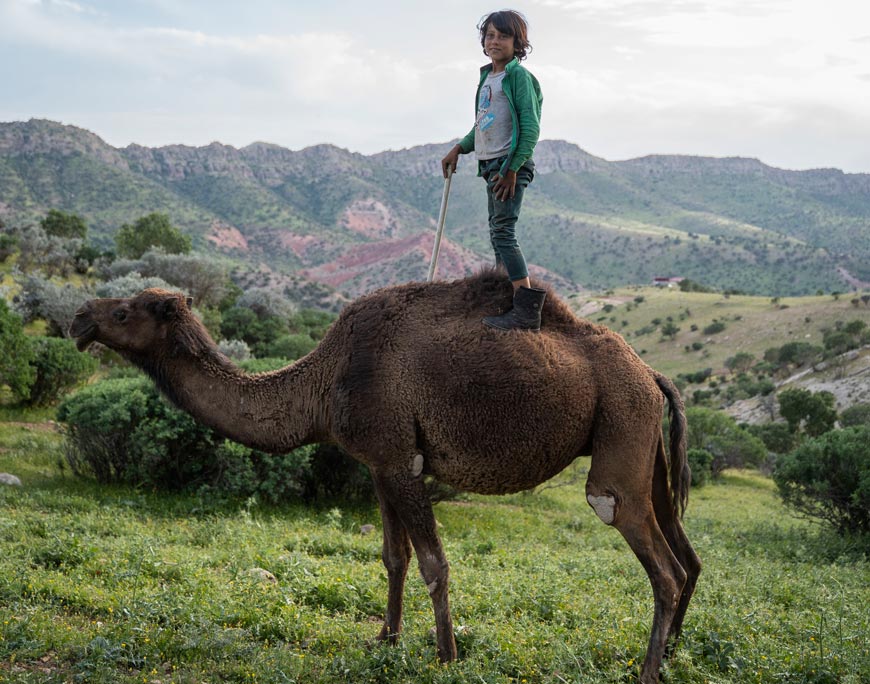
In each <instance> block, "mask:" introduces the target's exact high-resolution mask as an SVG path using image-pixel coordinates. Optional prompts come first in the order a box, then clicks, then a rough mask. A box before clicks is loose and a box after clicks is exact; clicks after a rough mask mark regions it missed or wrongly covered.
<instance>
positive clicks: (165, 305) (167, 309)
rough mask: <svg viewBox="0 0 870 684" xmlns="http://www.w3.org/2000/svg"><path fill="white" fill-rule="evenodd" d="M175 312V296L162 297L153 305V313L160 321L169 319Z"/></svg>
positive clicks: (176, 304)
mask: <svg viewBox="0 0 870 684" xmlns="http://www.w3.org/2000/svg"><path fill="white" fill-rule="evenodd" d="M177 314H178V299H176V298H175V297H169V298H168V299H164V300H163V301H161V302H158V303H157V305H156V306H155V307H154V315H155V316H156V317H157V319H158V320H161V321H171V320H172V319H173V318H175V316H176V315H177Z"/></svg>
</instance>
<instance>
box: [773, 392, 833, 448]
mask: <svg viewBox="0 0 870 684" xmlns="http://www.w3.org/2000/svg"><path fill="white" fill-rule="evenodd" d="M777 399H778V400H779V412H780V414H782V417H783V418H785V419H786V421H787V422H788V427H789V429H790V430H791V431H792V432H798V431H799V430H801V429H803V431H804V432H806V433H807V434H808V435H809V436H810V437H818V436H819V435H821V434H824V433H825V432H828V431H829V430H832V429H833V428H834V424H835V423H836V422H837V409H836V408H835V401H836V400H835V397H834V395H833V394H831V393H830V392H825V391H822V392H811V391H810V390H807V389H803V388H796V389H787V390H783V391H782V392H780V393H779V395H778V396H777Z"/></svg>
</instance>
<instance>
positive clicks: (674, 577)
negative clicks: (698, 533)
mask: <svg viewBox="0 0 870 684" xmlns="http://www.w3.org/2000/svg"><path fill="white" fill-rule="evenodd" d="M636 437H637V435H635V440H633V441H631V442H627V441H626V440H625V438H624V437H622V438H619V439H614V440H611V442H610V443H609V444H607V443H604V442H606V441H607V440H599V442H598V443H597V444H596V445H595V447H594V448H593V456H592V467H591V468H590V471H589V477H588V479H587V482H586V498H587V501H588V502H589V504H590V505H591V506H592V508H593V509H594V510H595V512H596V514H597V515H598V517H599V518H601V520H602V522H604V523H606V524H608V525H613V526H614V527H616V529H618V530H619V532H620V534H622V536H623V538H624V539H625V540H626V542H628V545H629V546H630V547H631V550H632V551H634V554H635V555H636V556H637V558H638V560H639V561H640V562H641V564H642V565H643V567H644V569H645V570H646V573H647V576H648V577H649V581H650V584H651V585H652V589H653V596H654V599H655V604H654V612H653V624H652V631H651V633H650V639H649V645H648V646H647V652H646V657H645V658H644V662H643V666H642V668H641V676H640V681H641V684H653V682H657V681H658V678H659V670H660V669H661V665H662V660H663V659H664V657H665V650H666V647H667V643H668V638H669V636H670V633H671V625H672V623H673V621H674V617H675V616H676V614H677V607H678V604H679V601H680V597H681V595H682V593H683V587H684V586H685V584H686V577H687V572H686V570H684V569H683V567H682V565H681V563H680V561H679V560H678V559H677V557H676V555H675V554H674V552H673V551H672V550H671V547H670V544H669V543H668V541H667V539H666V537H665V535H664V533H663V532H662V530H661V528H660V527H659V524H658V522H657V520H656V514H655V511H654V508H653V501H652V496H651V494H652V486H651V485H652V482H651V480H652V474H653V473H652V470H653V465H654V458H655V453H656V452H655V449H656V445H655V444H654V443H653V442H652V441H647V444H646V445H638V443H637V439H636ZM639 446H640V448H639Z"/></svg>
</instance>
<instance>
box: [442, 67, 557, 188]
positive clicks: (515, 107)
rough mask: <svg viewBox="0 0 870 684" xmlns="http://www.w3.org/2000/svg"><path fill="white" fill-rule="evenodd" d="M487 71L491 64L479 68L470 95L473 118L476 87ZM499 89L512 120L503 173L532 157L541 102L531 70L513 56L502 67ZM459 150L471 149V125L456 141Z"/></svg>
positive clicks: (472, 137)
mask: <svg viewBox="0 0 870 684" xmlns="http://www.w3.org/2000/svg"><path fill="white" fill-rule="evenodd" d="M490 71H492V64H487V65H485V66H483V67H481V68H480V82H479V83H478V84H477V93H476V94H475V96H474V114H475V118H476V117H477V104H478V101H479V98H480V88H481V86H483V82H484V81H485V80H486V77H487V76H488V75H489V72H490ZM502 88H503V89H504V94H505V96H506V97H507V101H508V104H509V105H510V110H511V118H512V119H513V133H512V135H511V149H510V152H508V155H507V160H506V161H505V163H504V164H503V165H502V167H501V171H500V173H501V174H502V175H504V174H505V173H506V172H507V171H508V170H510V171H519V170H520V167H521V166H522V165H523V164H525V163H526V162H527V161H528V160H529V159H531V158H532V152H534V151H535V145H536V144H537V142H538V136H540V134H541V103H542V102H543V101H544V96H543V95H542V94H541V86H540V85H539V84H538V79H536V78H535V77H534V76H533V75H532V72H530V71H529V70H528V69H526V68H525V67H524V66H522V65H520V62H519V60H518V59H517V58H516V57H514V58H513V59H512V60H511V61H510V62H509V63H508V64H507V66H506V67H505V77H504V81H502ZM459 149H460V150H462V154H467V153H469V152H471V151H473V150H474V127H472V128H471V131H470V132H469V133H468V135H466V136H465V137H464V138H463V139H462V140H460V141H459Z"/></svg>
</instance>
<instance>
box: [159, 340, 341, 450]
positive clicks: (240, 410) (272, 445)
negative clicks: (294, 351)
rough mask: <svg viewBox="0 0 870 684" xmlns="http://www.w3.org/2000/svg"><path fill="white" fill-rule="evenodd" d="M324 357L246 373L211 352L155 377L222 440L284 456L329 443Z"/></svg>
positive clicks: (183, 358)
mask: <svg viewBox="0 0 870 684" xmlns="http://www.w3.org/2000/svg"><path fill="white" fill-rule="evenodd" d="M324 356H325V355H324V354H322V353H319V350H317V349H316V350H315V351H313V352H312V353H311V354H309V355H308V356H306V357H304V358H302V359H300V360H299V361H297V362H296V363H293V364H291V365H289V366H287V367H285V368H282V369H280V370H277V371H272V372H268V373H256V374H248V373H245V372H243V371H242V370H241V369H239V368H237V367H236V366H234V365H233V364H232V363H231V362H230V361H229V360H228V359H226V357H224V356H222V355H220V354H218V353H217V352H216V351H214V350H209V351H207V352H204V353H201V354H198V355H196V356H192V355H188V354H182V355H180V356H178V357H175V358H172V359H170V360H168V361H167V362H166V363H165V366H164V367H163V368H162V369H160V372H158V373H151V374H152V375H153V376H154V379H155V380H156V381H157V383H158V385H159V386H160V388H161V389H162V390H163V391H164V392H165V393H166V394H167V395H168V396H169V397H170V399H172V401H173V402H174V403H176V404H177V405H178V406H179V407H180V408H181V409H183V410H185V411H187V412H188V413H190V414H191V415H192V416H193V417H194V418H196V419H197V420H198V421H200V422H202V423H204V424H205V425H208V426H209V427H211V428H212V429H214V430H216V431H217V432H218V433H220V434H221V435H223V436H225V437H227V438H229V439H232V440H233V441H236V442H240V443H241V444H244V445H245V446H249V447H252V448H254V449H260V450H262V451H269V452H273V453H285V452H287V451H290V450H292V449H295V448H296V447H299V446H302V445H304V444H311V443H314V442H317V441H321V440H324V439H326V436H327V428H326V426H327V425H328V416H326V415H325V406H326V402H324V401H323V400H322V399H321V396H322V394H323V393H324V392H325V391H326V389H327V386H328V384H329V383H328V381H327V378H329V377H330V374H329V373H327V372H326V368H325V367H324V360H325V359H324Z"/></svg>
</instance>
